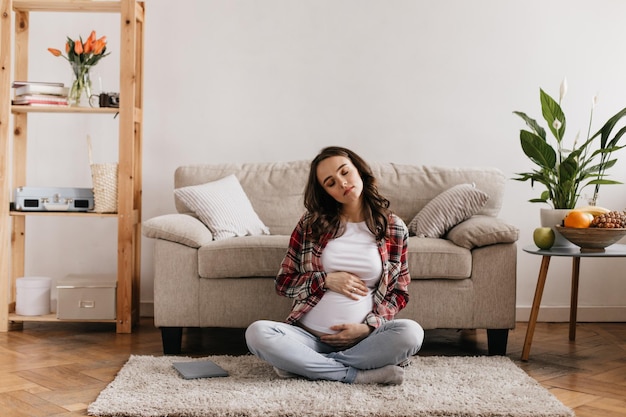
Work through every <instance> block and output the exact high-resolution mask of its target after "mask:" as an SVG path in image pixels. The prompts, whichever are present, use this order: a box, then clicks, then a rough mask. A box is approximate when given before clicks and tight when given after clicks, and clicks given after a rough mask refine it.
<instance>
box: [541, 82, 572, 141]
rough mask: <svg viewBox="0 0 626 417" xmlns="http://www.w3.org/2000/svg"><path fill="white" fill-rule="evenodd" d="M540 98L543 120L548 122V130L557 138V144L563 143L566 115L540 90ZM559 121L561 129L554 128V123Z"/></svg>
mask: <svg viewBox="0 0 626 417" xmlns="http://www.w3.org/2000/svg"><path fill="white" fill-rule="evenodd" d="M539 97H540V100H541V113H542V114H543V118H544V119H545V120H546V122H548V128H549V129H550V131H551V132H552V134H553V135H554V137H555V138H556V140H557V142H559V143H560V142H561V140H562V139H563V136H565V125H566V122H565V114H564V113H563V110H562V109H561V106H559V103H557V102H556V101H554V99H553V98H552V97H550V96H549V95H548V94H547V93H546V92H545V91H543V90H542V89H539ZM555 120H558V121H559V122H560V123H561V127H560V128H559V129H555V128H554V121H555Z"/></svg>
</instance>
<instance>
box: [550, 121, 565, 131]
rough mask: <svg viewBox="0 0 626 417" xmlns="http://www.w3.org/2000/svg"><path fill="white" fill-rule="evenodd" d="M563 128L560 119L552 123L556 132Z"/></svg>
mask: <svg viewBox="0 0 626 417" xmlns="http://www.w3.org/2000/svg"><path fill="white" fill-rule="evenodd" d="M561 126H563V123H561V121H560V120H559V119H554V122H552V127H553V128H554V130H559V129H560V128H561Z"/></svg>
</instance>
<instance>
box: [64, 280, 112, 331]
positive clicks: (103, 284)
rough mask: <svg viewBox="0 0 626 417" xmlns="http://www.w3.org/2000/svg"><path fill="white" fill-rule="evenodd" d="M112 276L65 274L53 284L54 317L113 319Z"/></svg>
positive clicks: (67, 318) (65, 318)
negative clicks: (55, 287) (55, 305)
mask: <svg viewBox="0 0 626 417" xmlns="http://www.w3.org/2000/svg"><path fill="white" fill-rule="evenodd" d="M116 288H117V277H116V276H115V274H97V275H76V274H72V275H68V276H67V277H65V278H63V279H59V280H58V281H57V291H58V294H57V299H58V301H57V318H58V319H62V320H115V312H116V308H115V298H116V297H115V294H116Z"/></svg>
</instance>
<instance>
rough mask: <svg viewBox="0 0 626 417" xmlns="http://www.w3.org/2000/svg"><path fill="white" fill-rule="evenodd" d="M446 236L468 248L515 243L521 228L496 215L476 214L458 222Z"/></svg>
mask: <svg viewBox="0 0 626 417" xmlns="http://www.w3.org/2000/svg"><path fill="white" fill-rule="evenodd" d="M446 238H447V239H448V240H450V241H452V243H454V244H455V245H457V246H461V247H464V248H466V249H473V248H478V247H481V246H487V245H494V244H496V243H513V242H516V241H517V239H518V238H519V229H517V228H516V227H515V226H512V225H510V224H508V223H505V222H504V221H503V220H500V219H498V218H496V217H491V216H483V215H476V216H472V217H470V218H469V219H467V220H465V221H463V222H461V223H459V224H457V225H456V226H454V227H453V228H452V229H451V230H450V231H449V232H448V235H447V236H446Z"/></svg>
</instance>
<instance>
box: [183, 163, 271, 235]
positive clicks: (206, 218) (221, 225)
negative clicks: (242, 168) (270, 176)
mask: <svg viewBox="0 0 626 417" xmlns="http://www.w3.org/2000/svg"><path fill="white" fill-rule="evenodd" d="M174 193H175V194H176V196H177V197H178V198H179V199H180V201H182V202H183V203H184V204H185V205H186V206H187V207H189V209H190V210H191V211H193V212H194V213H195V214H196V216H198V218H199V219H200V220H201V221H202V223H204V224H205V225H206V226H207V227H208V228H209V230H210V231H211V233H213V238H214V239H215V240H220V239H227V238H230V237H236V236H248V235H250V236H254V235H269V234H270V231H269V229H268V228H267V227H266V226H265V225H264V224H263V222H262V221H261V219H260V218H259V216H258V215H257V214H256V212H255V211H254V208H253V207H252V204H251V203H250V200H249V199H248V196H247V195H246V193H245V191H244V190H243V188H242V187H241V184H240V183H239V180H238V179H237V177H236V176H235V175H229V176H227V177H224V178H222V179H219V180H217V181H212V182H208V183H206V184H201V185H191V186H188V187H182V188H177V189H176V190H174Z"/></svg>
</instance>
